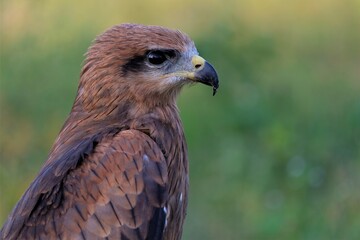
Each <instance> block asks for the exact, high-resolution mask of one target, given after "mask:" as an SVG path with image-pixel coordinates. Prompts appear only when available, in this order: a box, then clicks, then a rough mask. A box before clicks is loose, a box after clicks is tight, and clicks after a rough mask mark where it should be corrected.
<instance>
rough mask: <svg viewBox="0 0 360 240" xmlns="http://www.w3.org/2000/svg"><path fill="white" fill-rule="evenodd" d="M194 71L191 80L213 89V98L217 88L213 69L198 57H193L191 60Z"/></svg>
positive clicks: (217, 82)
mask: <svg viewBox="0 0 360 240" xmlns="http://www.w3.org/2000/svg"><path fill="white" fill-rule="evenodd" d="M191 62H192V64H193V66H194V68H195V71H194V73H193V74H192V76H191V78H190V79H191V80H193V81H195V82H200V83H203V84H205V85H208V86H212V87H213V96H214V95H215V94H216V91H217V89H218V88H219V79H218V75H217V73H216V71H215V69H214V67H213V66H212V65H211V64H210V63H208V62H207V61H206V60H205V59H203V58H202V57H200V56H197V55H196V56H194V57H193V58H192V60H191Z"/></svg>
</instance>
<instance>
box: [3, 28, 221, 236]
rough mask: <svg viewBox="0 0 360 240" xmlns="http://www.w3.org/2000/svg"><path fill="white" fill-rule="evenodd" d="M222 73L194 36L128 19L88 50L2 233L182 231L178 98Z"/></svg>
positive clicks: (184, 175)
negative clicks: (52, 136) (62, 118)
mask: <svg viewBox="0 0 360 240" xmlns="http://www.w3.org/2000/svg"><path fill="white" fill-rule="evenodd" d="M192 82H201V83H204V84H207V85H210V86H212V87H213V89H214V94H215V92H216V89H217V88H218V77H217V74H216V71H215V70H214V68H213V67H212V66H211V65H210V64H209V63H208V62H206V61H205V60H204V59H203V58H201V57H200V56H198V52H197V50H196V48H195V45H194V43H193V41H191V39H190V38H189V37H188V36H186V35H185V34H183V33H181V32H179V31H174V30H170V29H166V28H163V27H158V26H143V25H136V24H122V25H118V26H114V27H112V28H111V29H109V30H107V31H105V32H104V33H103V34H101V35H100V36H99V37H97V38H96V40H95V41H94V43H93V44H92V46H91V47H90V48H89V49H88V52H87V54H86V60H85V63H84V66H83V68H82V71H81V77H80V83H79V88H78V92H77V96H76V99H75V102H74V105H73V107H72V110H71V113H70V115H69V117H68V119H67V120H66V122H65V124H64V126H63V128H62V130H61V132H60V134H59V136H58V137H57V139H56V142H55V144H54V146H53V148H52V150H51V152H50V154H49V157H48V159H47V161H46V162H45V164H44V166H43V167H42V169H41V170H40V172H39V174H38V176H37V177H36V178H35V180H34V181H33V182H32V183H31V185H30V187H29V188H28V189H27V191H26V192H25V193H24V195H23V196H22V198H21V199H20V201H19V202H18V204H17V205H16V207H15V208H14V210H13V211H12V213H11V214H10V216H9V218H8V219H7V222H6V223H5V225H4V226H3V228H2V230H1V233H0V236H1V239H123V240H124V239H166V240H168V239H169V240H170V239H180V238H181V234H182V228H183V223H184V218H185V215H186V206H187V195H188V184H189V183H188V181H189V180H188V158H187V147H186V142H185V138H184V132H183V128H182V124H181V120H180V118H179V113H178V109H177V106H176V97H177V95H178V93H179V91H180V89H181V88H182V86H184V85H185V84H188V83H192Z"/></svg>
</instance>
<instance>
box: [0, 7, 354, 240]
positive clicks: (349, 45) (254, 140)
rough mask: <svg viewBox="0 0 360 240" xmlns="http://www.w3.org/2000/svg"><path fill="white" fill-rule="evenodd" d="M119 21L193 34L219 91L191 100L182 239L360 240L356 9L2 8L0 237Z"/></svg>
mask: <svg viewBox="0 0 360 240" xmlns="http://www.w3.org/2000/svg"><path fill="white" fill-rule="evenodd" d="M123 22H137V23H144V24H155V25H163V26H167V27H171V28H177V29H181V30H182V31H184V32H187V33H188V34H189V35H190V36H191V37H192V38H193V39H194V40H195V42H196V44H197V47H198V49H199V51H200V53H201V55H202V56H204V57H205V58H206V59H208V60H209V61H210V62H211V63H212V64H213V65H214V66H215V67H216V69H217V70H218V73H219V76H220V81H221V86H220V89H219V92H218V94H217V95H216V96H215V97H212V96H211V89H210V88H209V87H206V86H204V85H197V86H194V87H189V88H186V89H184V91H183V93H182V95H181V97H180V99H179V107H180V109H181V116H182V119H183V123H184V128H185V132H186V135H187V140H188V146H189V155H190V160H191V162H190V167H191V169H190V170H191V174H190V177H191V190H190V203H189V209H188V217H187V221H186V224H185V230H184V237H183V239H189V240H190V239H223V240H226V239H324V240H325V239H326V240H328V239H359V236H360V1H359V0H317V1H314V0H292V1H285V0H272V1H263V0H227V1H222V0H206V1H205V0H198V1H190V0H177V1H166V0H152V1H135V0H131V1H128V0H126V1H125V0H124V1H84V0H81V1H70V0H62V1H55V0H46V1H45V0H42V1H40V0H39V1H27V0H2V1H1V64H0V67H1V74H0V77H1V82H0V83H1V88H0V100H1V102H0V104H1V105H0V110H1V112H0V114H1V125H0V126H1V127H0V131H1V139H0V146H1V152H0V153H1V162H0V194H1V195H0V199H1V200H0V224H1V225H2V224H3V222H4V221H5V219H6V216H7V215H8V214H9V212H10V211H11V209H12V207H13V206H14V205H15V203H16V202H17V201H18V199H19V198H20V196H21V195H22V193H23V192H24V191H25V189H26V188H27V187H28V186H29V184H30V182H31V181H32V179H33V178H34V177H35V176H36V174H37V172H38V170H39V169H40V167H41V165H42V163H43V162H44V161H45V159H46V157H47V154H48V152H49V149H50V147H51V145H52V144H53V142H54V139H55V137H56V135H57V133H58V131H59V130H60V128H61V126H62V124H63V122H64V120H65V119H66V117H67V114H68V113H69V111H70V108H71V105H72V102H73V99H74V97H75V94H76V88H77V83H78V77H79V72H80V68H81V63H82V61H83V59H84V57H83V54H84V53H85V52H86V49H87V47H88V46H89V44H90V43H91V41H92V40H93V39H94V37H95V36H96V35H98V34H100V33H101V32H103V31H104V30H105V29H107V28H109V27H110V26H112V25H114V24H118V23H123Z"/></svg>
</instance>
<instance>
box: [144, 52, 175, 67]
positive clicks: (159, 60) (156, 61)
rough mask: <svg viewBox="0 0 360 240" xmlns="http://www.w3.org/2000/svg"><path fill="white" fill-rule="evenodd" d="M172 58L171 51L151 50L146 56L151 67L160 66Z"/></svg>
mask: <svg viewBox="0 0 360 240" xmlns="http://www.w3.org/2000/svg"><path fill="white" fill-rule="evenodd" d="M173 57H174V53H173V52H172V51H161V50H153V51H150V52H149V53H148V54H147V61H148V62H149V63H151V64H152V65H162V64H163V63H164V62H165V61H166V60H169V59H170V58H173Z"/></svg>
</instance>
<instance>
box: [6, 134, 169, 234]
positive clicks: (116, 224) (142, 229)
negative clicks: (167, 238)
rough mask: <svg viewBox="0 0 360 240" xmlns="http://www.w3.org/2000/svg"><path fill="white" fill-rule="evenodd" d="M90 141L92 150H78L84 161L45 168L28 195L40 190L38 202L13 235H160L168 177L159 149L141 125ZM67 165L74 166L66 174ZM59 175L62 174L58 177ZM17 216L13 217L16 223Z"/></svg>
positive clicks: (162, 225) (29, 210) (22, 206)
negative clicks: (137, 127) (95, 141)
mask: <svg viewBox="0 0 360 240" xmlns="http://www.w3.org/2000/svg"><path fill="white" fill-rule="evenodd" d="M92 146H93V149H92V151H90V150H89V147H88V146H87V147H85V148H83V150H84V151H86V154H85V153H83V152H79V153H78V154H79V156H80V155H81V156H85V158H84V160H83V161H82V162H81V163H76V164H75V165H74V163H73V164H70V163H58V164H53V165H52V166H51V167H48V168H47V169H46V171H44V172H42V173H41V174H42V177H41V179H36V180H35V181H34V183H33V184H32V186H31V188H32V189H31V191H29V190H28V192H27V193H26V194H25V196H27V195H29V196H33V195H38V198H37V203H36V204H34V206H33V207H32V208H30V209H27V210H26V211H25V210H23V211H21V213H22V214H23V217H22V219H20V220H19V221H18V225H12V226H10V228H9V229H10V233H11V230H12V228H19V229H15V230H17V231H18V235H15V236H11V234H10V235H9V236H11V237H13V238H27V239H34V238H39V237H40V236H41V237H42V238H47V239H58V238H65V239H67V238H71V239H89V238H90V239H101V238H105V237H108V238H109V239H120V238H121V239H161V236H162V232H163V229H164V226H165V225H164V224H165V217H166V216H165V214H164V212H163V210H162V208H163V207H164V206H165V204H166V201H167V189H168V178H167V165H166V161H165V158H164V155H163V153H162V152H161V150H160V148H159V147H158V146H157V144H156V143H155V142H154V141H153V140H152V139H151V138H150V137H149V136H148V135H146V134H145V133H143V132H140V131H137V130H124V131H120V132H118V133H117V134H109V135H106V136H104V137H103V138H102V139H101V140H100V141H98V142H97V143H96V144H93V145H92ZM76 157H77V156H69V157H68V159H74V158H76ZM63 168H68V169H70V170H68V172H67V173H66V172H65V173H66V174H64V171H65V170H64V169H63ZM61 174H63V178H62V179H58V178H60V176H62V175H61ZM40 176H41V175H40ZM44 176H45V177H44ZM54 178H55V184H54V186H53V187H51V188H50V190H49V189H48V191H46V190H47V188H44V186H43V185H42V184H48V183H49V182H51V180H52V179H54ZM35 200H36V199H35ZM35 200H34V199H33V198H30V201H35ZM20 204H21V206H18V207H17V208H21V209H24V208H26V206H27V205H28V206H30V207H31V205H32V204H33V203H30V205H29V203H28V202H27V201H26V199H24V200H23V201H21V202H20ZM16 221H17V219H16V216H14V219H13V223H14V222H16ZM21 221H23V222H24V223H23V224H22V225H21ZM2 231H4V230H2ZM8 233H9V232H8ZM1 234H4V233H3V232H2V233H1ZM1 236H6V235H1ZM9 239H11V238H9Z"/></svg>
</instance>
